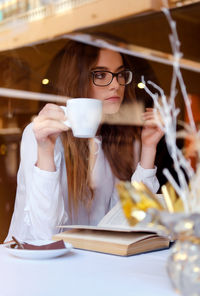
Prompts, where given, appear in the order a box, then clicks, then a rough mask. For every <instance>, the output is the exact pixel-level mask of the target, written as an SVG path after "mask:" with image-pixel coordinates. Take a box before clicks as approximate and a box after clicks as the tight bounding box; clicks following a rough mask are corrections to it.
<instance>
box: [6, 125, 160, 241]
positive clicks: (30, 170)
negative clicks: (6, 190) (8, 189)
mask: <svg viewBox="0 0 200 296" xmlns="http://www.w3.org/2000/svg"><path fill="white" fill-rule="evenodd" d="M96 141H97V142H98V143H99V149H98V151H97V158H96V162H95V165H94V168H93V172H92V182H93V184H94V186H95V197H94V201H93V203H92V207H91V210H90V213H89V214H88V211H87V209H85V207H84V206H80V207H79V209H78V215H77V217H76V216H75V215H73V213H72V218H69V216H68V209H67V191H68V190H67V173H66V166H65V158H64V149H63V145H62V142H61V139H60V138H58V139H57V141H56V146H55V152H54V158H55V165H56V171H55V172H48V171H43V170H40V169H39V168H38V167H36V166H35V163H36V161H37V142H36V139H35V136H34V133H33V130H32V123H31V124H29V125H28V126H27V127H26V128H25V130H24V132H23V135H22V141H21V162H20V167H19V170H18V175H17V184H18V185H17V193H16V200H15V208H14V213H13V216H12V221H11V225H10V229H9V233H8V236H7V238H6V241H7V240H10V239H11V237H12V235H14V236H16V237H17V238H18V239H20V240H34V239H51V237H52V235H53V234H55V233H58V232H59V228H56V226H57V225H63V224H69V225H71V224H84V225H97V224H98V223H99V221H100V220H101V219H102V218H103V216H104V215H105V214H106V213H107V212H108V211H109V210H110V209H111V208H112V207H113V206H114V205H115V204H116V203H117V201H118V194H117V191H116V189H115V184H116V182H117V181H118V180H117V178H116V177H115V176H114V175H113V173H112V171H111V168H110V165H109V163H108V161H107V159H106V157H105V156H104V153H103V150H102V148H101V142H100V141H99V140H96ZM132 180H136V181H143V182H144V183H145V184H146V185H147V186H148V187H149V188H150V189H151V190H152V191H153V192H154V193H156V192H157V190H158V188H159V183H158V180H157V177H156V168H154V169H143V168H142V167H141V166H140V165H139V164H138V165H137V168H136V170H135V172H134V174H133V176H132Z"/></svg>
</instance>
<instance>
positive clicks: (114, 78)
mask: <svg viewBox="0 0 200 296" xmlns="http://www.w3.org/2000/svg"><path fill="white" fill-rule="evenodd" d="M109 86H110V88H111V89H112V88H115V89H118V88H119V87H120V84H119V82H118V81H117V77H113V80H112V82H111V83H110V85H109Z"/></svg>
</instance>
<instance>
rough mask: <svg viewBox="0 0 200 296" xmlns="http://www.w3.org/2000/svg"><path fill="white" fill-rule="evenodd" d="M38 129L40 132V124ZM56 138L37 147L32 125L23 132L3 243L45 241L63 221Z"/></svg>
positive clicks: (63, 184)
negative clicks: (11, 212)
mask: <svg viewBox="0 0 200 296" xmlns="http://www.w3.org/2000/svg"><path fill="white" fill-rule="evenodd" d="M41 128H43V131H44V125H43V126H42V127H41ZM56 138H57V136H56V137H55V134H54V139H53V140H54V141H53V142H52V143H44V145H42V144H43V143H42V141H41V142H40V144H41V146H40V144H39V145H38V141H37V139H36V136H35V133H34V132H33V124H30V125H29V126H27V128H26V129H25V131H24V133H23V136H22V141H21V162H20V167H19V171H18V176H17V193H16V200H15V209H14V213H13V217H12V221H11V225H10V229H9V234H8V237H7V239H6V240H9V239H10V238H11V236H12V235H15V236H16V237H18V238H19V239H22V240H27V239H30V240H31V239H49V238H51V236H52V234H54V233H56V232H58V229H57V228H56V226H57V225H58V224H64V223H66V221H67V218H68V217H67V213H66V211H65V209H66V208H67V205H66V201H67V176H66V169H65V160H64V154H63V147H62V143H61V141H60V139H59V138H58V139H57V141H56ZM51 140H52V139H51ZM51 140H50V141H51ZM47 142H48V141H47ZM48 144H49V145H48ZM51 144H52V145H51ZM39 146H40V147H41V149H39ZM52 147H54V149H53V152H52ZM38 160H39V161H38Z"/></svg>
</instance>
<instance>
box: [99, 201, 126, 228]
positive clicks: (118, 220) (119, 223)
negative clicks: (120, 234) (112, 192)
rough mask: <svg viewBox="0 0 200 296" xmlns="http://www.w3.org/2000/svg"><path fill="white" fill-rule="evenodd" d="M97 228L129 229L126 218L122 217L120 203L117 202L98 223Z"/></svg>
mask: <svg viewBox="0 0 200 296" xmlns="http://www.w3.org/2000/svg"><path fill="white" fill-rule="evenodd" d="M97 226H100V227H111V226H115V227H117V228H123V229H124V228H130V226H129V224H128V221H127V219H126V217H125V216H124V213H123V210H122V207H121V203H120V202H118V203H117V204H116V205H115V206H114V207H113V208H112V209H111V210H110V211H109V212H108V213H107V214H106V215H105V216H104V217H103V218H102V219H101V221H100V222H99V224H98V225H97Z"/></svg>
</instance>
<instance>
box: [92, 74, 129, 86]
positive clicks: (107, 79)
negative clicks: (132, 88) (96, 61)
mask: <svg viewBox="0 0 200 296" xmlns="http://www.w3.org/2000/svg"><path fill="white" fill-rule="evenodd" d="M91 74H92V79H93V83H94V85H96V86H107V85H109V84H111V82H112V81H113V78H114V77H116V78H117V81H118V83H119V84H120V85H127V84H129V83H131V81H132V78H133V73H132V71H130V70H123V71H120V72H117V73H112V72H110V71H100V70H96V71H92V72H91Z"/></svg>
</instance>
